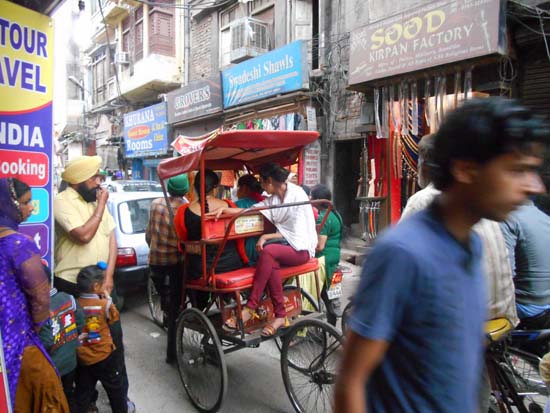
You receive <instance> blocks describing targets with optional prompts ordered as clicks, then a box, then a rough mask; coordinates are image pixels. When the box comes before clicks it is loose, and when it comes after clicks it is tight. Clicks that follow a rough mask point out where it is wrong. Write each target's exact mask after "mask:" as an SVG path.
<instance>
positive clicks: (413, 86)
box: [411, 80, 418, 136]
mask: <svg viewBox="0 0 550 413" xmlns="http://www.w3.org/2000/svg"><path fill="white" fill-rule="evenodd" d="M417 88H418V85H417V83H416V80H415V81H413V82H412V83H411V101H412V131H411V133H412V134H413V135H414V136H418V90H417Z"/></svg>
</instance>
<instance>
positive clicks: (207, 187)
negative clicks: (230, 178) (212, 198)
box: [193, 169, 220, 212]
mask: <svg viewBox="0 0 550 413" xmlns="http://www.w3.org/2000/svg"><path fill="white" fill-rule="evenodd" d="M219 183H220V178H219V176H218V174H217V173H216V172H214V171H213V170H211V169H205V170H204V193H205V195H206V194H207V193H209V192H210V191H211V190H213V189H214V188H216V187H217V186H218V185H219ZM193 186H194V187H195V193H196V195H197V200H200V199H201V171H199V172H197V174H196V175H195V182H193ZM204 207H205V209H206V211H205V212H209V210H208V202H206V203H205V206H204Z"/></svg>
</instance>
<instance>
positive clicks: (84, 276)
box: [76, 265, 103, 294]
mask: <svg viewBox="0 0 550 413" xmlns="http://www.w3.org/2000/svg"><path fill="white" fill-rule="evenodd" d="M95 283H103V270H102V269H101V268H99V267H98V266H97V265H88V266H87V267H84V268H82V269H81V270H80V271H79V272H78V275H77V276H76V289H77V291H78V293H79V294H86V293H91V292H92V286H93V285H94V284H95Z"/></svg>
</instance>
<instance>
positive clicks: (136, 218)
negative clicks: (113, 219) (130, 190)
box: [118, 198, 154, 234]
mask: <svg viewBox="0 0 550 413" xmlns="http://www.w3.org/2000/svg"><path fill="white" fill-rule="evenodd" d="M153 199H154V198H144V199H135V200H131V201H126V202H121V203H120V204H119V205H118V221H119V222H120V229H121V231H122V232H123V233H125V234H142V233H144V232H145V228H146V227H147V222H148V221H149V210H150V209H151V202H153Z"/></svg>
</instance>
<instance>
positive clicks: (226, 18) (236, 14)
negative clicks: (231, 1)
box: [220, 5, 244, 67]
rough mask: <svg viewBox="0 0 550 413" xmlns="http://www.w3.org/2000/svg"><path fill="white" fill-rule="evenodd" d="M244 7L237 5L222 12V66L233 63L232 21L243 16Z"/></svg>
mask: <svg viewBox="0 0 550 413" xmlns="http://www.w3.org/2000/svg"><path fill="white" fill-rule="evenodd" d="M243 16H244V13H243V12H242V9H241V8H240V7H239V6H238V5H237V6H234V7H232V8H230V9H228V10H224V11H222V12H221V13H220V67H225V66H228V65H229V64H230V63H231V33H230V30H229V27H230V25H231V23H232V22H234V21H235V20H237V19H238V18H240V17H243Z"/></svg>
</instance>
